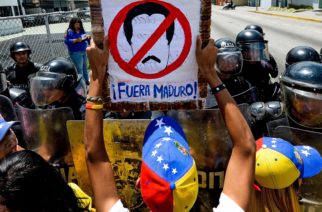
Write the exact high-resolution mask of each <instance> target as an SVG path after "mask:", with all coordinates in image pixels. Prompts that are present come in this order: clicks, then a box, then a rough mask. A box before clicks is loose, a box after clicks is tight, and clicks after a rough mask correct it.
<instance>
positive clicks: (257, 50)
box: [240, 42, 269, 62]
mask: <svg viewBox="0 0 322 212" xmlns="http://www.w3.org/2000/svg"><path fill="white" fill-rule="evenodd" d="M240 48H241V52H242V55H243V59H244V60H246V61H254V62H259V61H261V60H269V53H268V48H267V44H265V43H263V42H254V43H243V44H241V45H240Z"/></svg>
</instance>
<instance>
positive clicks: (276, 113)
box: [265, 101, 283, 118]
mask: <svg viewBox="0 0 322 212" xmlns="http://www.w3.org/2000/svg"><path fill="white" fill-rule="evenodd" d="M265 108H266V112H267V114H268V115H269V116H270V117H272V118H278V117H280V116H281V115H282V114H283V107H282V103H281V102H279V101H271V102H266V103H265Z"/></svg>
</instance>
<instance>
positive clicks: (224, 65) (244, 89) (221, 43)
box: [206, 38, 257, 108]
mask: <svg viewBox="0 0 322 212" xmlns="http://www.w3.org/2000/svg"><path fill="white" fill-rule="evenodd" d="M215 46H216V47H217V48H218V53H217V59H216V71H217V72H218V76H219V77H220V79H221V80H222V82H223V83H224V84H225V86H226V88H227V90H228V91H229V92H230V94H231V95H232V96H233V97H234V99H235V101H236V102H237V104H241V103H253V102H255V101H256V100H257V98H256V95H257V94H256V89H251V88H252V85H251V84H250V83H249V82H248V81H247V80H246V79H245V78H243V77H242V76H239V74H240V72H241V70H242V66H243V57H242V54H241V51H240V49H239V48H237V46H236V44H235V42H234V41H233V40H232V39H230V38H220V39H218V40H216V42H215ZM208 92H209V95H208V97H207V99H206V107H207V108H213V107H216V102H215V99H214V97H213V95H211V94H210V89H208ZM241 94H243V95H241Z"/></svg>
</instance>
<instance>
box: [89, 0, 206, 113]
mask: <svg viewBox="0 0 322 212" xmlns="http://www.w3.org/2000/svg"><path fill="white" fill-rule="evenodd" d="M89 2H90V6H91V14H92V32H93V37H94V41H95V42H96V44H98V45H99V46H100V45H101V43H102V40H103V37H104V36H106V35H107V36H108V38H109V42H110V55H111V56H110V57H109V62H108V67H109V69H108V79H107V82H106V88H105V89H104V96H105V97H106V100H107V101H106V104H105V107H106V108H107V109H109V110H114V111H127V110H132V111H140V110H168V109H197V108H201V107H202V104H201V98H202V97H205V92H206V83H205V82H204V80H203V79H201V78H200V77H199V76H198V67H197V63H196V59H195V46H196V45H195V43H196V37H197V35H199V34H201V35H202V37H203V39H204V41H205V42H206V41H207V39H208V38H209V34H210V14H211V2H210V1H208V0H207V1H199V0H165V1H159V0H144V1H138V0H128V1H118V0H107V1H98V0H90V1H89Z"/></svg>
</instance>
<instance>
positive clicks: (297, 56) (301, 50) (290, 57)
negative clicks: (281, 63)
mask: <svg viewBox="0 0 322 212" xmlns="http://www.w3.org/2000/svg"><path fill="white" fill-rule="evenodd" d="M302 61H313V62H321V60H320V55H319V53H318V52H317V51H315V49H313V48H312V47H309V46H297V47H294V48H292V49H291V50H290V51H289V52H288V53H287V55H286V62H285V67H286V68H287V67H288V66H290V65H292V64H294V63H298V62H302Z"/></svg>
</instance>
